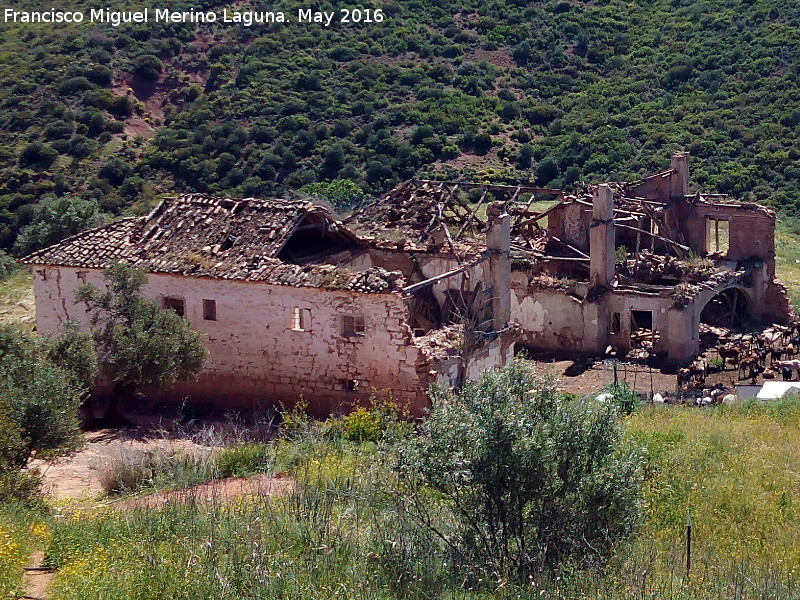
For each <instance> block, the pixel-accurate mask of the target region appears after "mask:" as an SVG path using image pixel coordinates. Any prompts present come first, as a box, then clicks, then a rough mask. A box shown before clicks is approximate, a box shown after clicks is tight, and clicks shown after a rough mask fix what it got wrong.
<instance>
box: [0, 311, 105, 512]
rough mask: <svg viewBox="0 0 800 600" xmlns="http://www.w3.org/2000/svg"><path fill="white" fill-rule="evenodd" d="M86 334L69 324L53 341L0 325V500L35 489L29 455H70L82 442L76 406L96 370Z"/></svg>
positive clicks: (20, 496) (34, 490)
mask: <svg viewBox="0 0 800 600" xmlns="http://www.w3.org/2000/svg"><path fill="white" fill-rule="evenodd" d="M96 366H97V363H96V359H95V354H94V349H93V344H92V340H91V338H89V336H87V335H85V334H81V333H79V332H78V331H76V330H75V329H74V328H69V329H68V330H67V331H66V332H65V333H64V334H63V335H61V336H60V337H58V338H56V339H52V340H51V339H46V338H36V337H34V336H31V335H30V334H27V333H24V332H23V331H21V330H20V329H18V328H17V327H14V326H12V325H2V326H0V501H6V500H11V499H26V498H29V497H30V496H32V495H33V494H34V493H35V492H36V490H37V489H38V480H37V477H36V474H35V473H34V472H32V471H25V470H24V469H25V467H26V466H27V464H28V462H29V460H30V459H31V458H32V457H36V458H42V459H49V458H55V457H57V456H62V455H65V454H69V453H70V452H72V451H73V450H75V449H77V448H78V447H79V446H80V445H81V443H82V442H83V437H82V435H81V431H80V424H79V422H78V408H79V406H80V405H81V403H82V402H83V401H84V399H85V398H86V396H87V394H88V388H89V384H90V383H91V380H92V379H93V378H94V373H95V371H96Z"/></svg>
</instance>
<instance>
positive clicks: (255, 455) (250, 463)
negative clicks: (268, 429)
mask: <svg viewBox="0 0 800 600" xmlns="http://www.w3.org/2000/svg"><path fill="white" fill-rule="evenodd" d="M273 455H274V452H273V451H272V448H271V447H270V446H269V444H241V445H238V446H231V447H229V448H223V449H222V450H221V451H220V452H219V454H217V456H216V458H215V461H216V465H217V470H218V471H219V475H220V477H249V476H250V475H255V474H257V473H266V472H267V471H269V470H270V468H271V467H272V464H273V462H274V460H273V458H274V456H273Z"/></svg>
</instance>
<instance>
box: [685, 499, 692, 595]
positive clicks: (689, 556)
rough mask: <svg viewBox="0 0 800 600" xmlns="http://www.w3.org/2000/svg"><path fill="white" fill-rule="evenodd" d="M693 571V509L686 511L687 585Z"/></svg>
mask: <svg viewBox="0 0 800 600" xmlns="http://www.w3.org/2000/svg"><path fill="white" fill-rule="evenodd" d="M691 570H692V509H691V508H687V509H686V583H689V573H690V572H691Z"/></svg>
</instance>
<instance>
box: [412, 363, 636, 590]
mask: <svg viewBox="0 0 800 600" xmlns="http://www.w3.org/2000/svg"><path fill="white" fill-rule="evenodd" d="M400 456H401V458H400V459H399V463H398V469H399V470H400V472H401V474H402V475H403V476H404V478H405V481H406V482H407V483H406V485H407V486H408V487H407V488H406V489H405V490H404V494H405V496H406V498H407V499H408V501H407V502H403V503H402V504H401V505H402V506H404V507H406V508H405V510H406V511H407V512H408V513H410V514H411V516H412V517H413V518H414V520H415V521H418V522H422V523H428V524H430V530H431V536H432V537H439V538H440V539H442V540H443V542H444V543H445V545H446V546H447V547H448V548H449V549H450V551H451V553H452V554H453V555H454V556H453V560H454V561H457V562H459V563H461V564H462V565H464V567H465V568H466V569H467V570H468V571H472V572H473V573H474V574H475V575H476V576H478V577H481V576H484V577H490V578H491V579H492V580H493V581H498V580H508V579H511V580H516V581H519V582H525V581H528V580H529V578H530V577H533V576H534V575H535V574H540V573H541V572H542V571H543V570H544V571H547V570H557V569H558V568H559V567H562V566H565V565H568V564H569V565H576V566H581V567H588V566H591V565H594V564H598V563H600V564H601V563H603V562H604V560H605V559H607V558H608V557H609V556H610V555H611V554H612V552H613V550H614V549H615V548H616V547H617V546H618V544H619V542H621V541H622V540H624V539H625V538H626V537H628V536H629V535H630V534H631V533H632V532H633V530H634V527H635V526H636V524H637V523H638V521H639V515H640V492H641V483H642V476H641V471H642V469H641V464H642V458H641V456H640V455H639V453H638V452H636V451H634V450H631V449H627V448H625V447H624V444H623V441H622V430H621V428H620V426H619V424H618V422H617V409H616V407H615V406H614V405H613V404H612V403H608V402H597V401H592V400H585V401H584V400H567V399H564V398H563V397H561V396H560V395H559V394H558V392H556V390H555V388H554V387H553V385H552V383H551V382H549V381H546V380H542V379H539V378H537V377H536V376H535V375H534V373H533V371H532V369H531V368H530V367H526V366H524V365H523V364H522V363H516V364H513V365H510V366H508V367H505V368H504V369H501V370H499V371H493V372H487V373H486V374H484V376H483V378H482V379H481V380H480V382H478V383H468V384H467V385H466V386H465V387H464V389H463V390H462V391H461V392H460V393H458V394H453V393H444V392H440V391H435V392H434V395H433V411H432V414H431V416H430V418H429V419H428V420H427V421H426V422H425V423H424V424H423V425H422V426H421V428H420V434H419V436H417V437H414V438H411V439H409V440H408V441H407V442H406V443H405V444H404V446H403V447H402V448H401V451H400ZM432 492H435V494H436V495H437V496H438V497H440V498H441V503H442V504H443V506H444V507H445V509H446V513H447V514H446V516H445V517H441V518H440V519H439V520H436V519H433V518H432V511H431V509H430V508H429V505H430V501H429V500H428V501H427V503H426V500H424V499H425V498H431V497H432V496H431V494H432ZM433 497H436V496H433ZM448 523H453V524H454V526H452V527H449V526H448Z"/></svg>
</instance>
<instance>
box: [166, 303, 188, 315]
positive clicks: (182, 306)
mask: <svg viewBox="0 0 800 600" xmlns="http://www.w3.org/2000/svg"><path fill="white" fill-rule="evenodd" d="M163 306H164V308H168V309H170V310H174V311H175V312H176V313H178V316H179V317H185V316H186V301H185V300H184V299H183V298H164V304H163Z"/></svg>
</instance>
